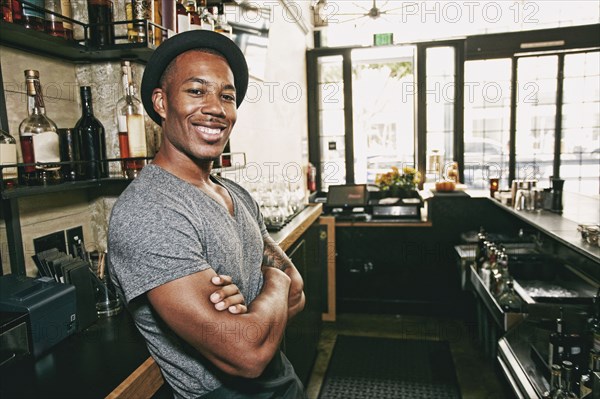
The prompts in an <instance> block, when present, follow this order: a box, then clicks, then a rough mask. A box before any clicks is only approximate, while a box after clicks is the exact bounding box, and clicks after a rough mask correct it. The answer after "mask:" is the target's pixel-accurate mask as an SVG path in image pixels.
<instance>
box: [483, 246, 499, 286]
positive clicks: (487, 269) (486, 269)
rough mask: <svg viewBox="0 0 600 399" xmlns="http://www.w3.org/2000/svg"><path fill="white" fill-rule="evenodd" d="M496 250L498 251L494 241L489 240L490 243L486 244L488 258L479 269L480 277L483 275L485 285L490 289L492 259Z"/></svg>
mask: <svg viewBox="0 0 600 399" xmlns="http://www.w3.org/2000/svg"><path fill="white" fill-rule="evenodd" d="M494 251H496V246H495V245H494V244H493V243H491V242H488V245H486V249H485V253H486V258H485V260H484V261H483V264H482V265H481V269H480V270H479V277H481V281H483V285H484V286H485V288H487V289H488V290H489V289H490V277H491V275H492V259H493V252H494Z"/></svg>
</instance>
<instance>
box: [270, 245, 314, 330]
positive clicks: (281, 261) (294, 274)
mask: <svg viewBox="0 0 600 399" xmlns="http://www.w3.org/2000/svg"><path fill="white" fill-rule="evenodd" d="M264 245H265V249H264V252H263V266H269V267H274V268H277V269H279V270H282V271H283V272H284V273H285V274H287V275H288V276H289V278H290V280H291V284H290V292H289V295H288V320H291V319H292V318H293V317H294V316H296V315H297V314H298V313H300V312H301V311H302V310H303V309H304V304H305V303H306V298H305V296H304V281H303V280H302V276H301V275H300V273H299V272H298V269H296V266H294V264H293V263H292V260H291V259H290V258H289V257H288V256H287V255H286V253H285V252H284V251H283V249H281V247H280V246H279V245H278V244H277V243H276V242H275V241H274V240H273V239H272V238H271V237H270V236H267V237H265V238H264Z"/></svg>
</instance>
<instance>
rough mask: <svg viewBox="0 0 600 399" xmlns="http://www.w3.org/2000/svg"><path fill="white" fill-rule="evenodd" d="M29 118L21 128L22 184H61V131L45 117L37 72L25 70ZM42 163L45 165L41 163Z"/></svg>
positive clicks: (23, 122)
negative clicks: (59, 133) (59, 143)
mask: <svg viewBox="0 0 600 399" xmlns="http://www.w3.org/2000/svg"><path fill="white" fill-rule="evenodd" d="M25 83H26V87H27V110H28V114H29V115H28V116H27V117H26V118H25V119H24V120H23V121H22V122H21V124H20V125H19V137H20V139H21V152H22V154H23V163H26V164H33V165H26V166H24V167H23V174H22V178H23V183H24V184H26V185H36V184H53V183H60V182H61V181H62V177H61V174H60V165H59V164H53V162H60V152H59V145H58V129H57V127H56V124H55V123H54V122H53V121H52V120H51V119H50V118H48V117H47V116H46V109H45V106H44V97H43V96H42V89H41V84H40V75H39V72H38V71H35V70H31V69H27V70H25ZM41 163H43V164H41Z"/></svg>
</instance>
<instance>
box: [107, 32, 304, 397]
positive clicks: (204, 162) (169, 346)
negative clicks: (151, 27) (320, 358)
mask: <svg viewBox="0 0 600 399" xmlns="http://www.w3.org/2000/svg"><path fill="white" fill-rule="evenodd" d="M247 86H248V67H247V64H246V61H245V59H244V56H243V54H242V53H241V51H240V50H239V48H238V47H237V46H236V45H235V44H234V43H233V42H232V41H231V40H230V39H228V38H226V37H225V36H222V35H220V34H218V33H214V32H209V31H190V32H186V33H182V34H179V35H176V36H174V37H173V38H170V39H168V40H166V41H165V42H164V43H163V44H162V45H161V46H159V47H158V49H157V50H156V51H155V52H154V53H153V55H152V57H151V58H150V60H149V61H148V64H147V67H146V70H145V72H144V77H143V80H142V101H143V103H144V107H145V109H146V111H147V112H148V115H149V116H150V117H151V118H152V119H153V120H154V121H155V122H156V123H158V124H160V125H161V126H162V130H163V141H162V146H161V148H160V150H159V152H158V153H157V154H156V156H155V158H154V161H153V163H152V164H150V165H148V166H146V167H145V168H144V169H143V170H142V173H141V174H140V176H139V177H138V178H136V180H135V181H134V182H132V183H131V185H130V186H129V187H128V188H127V189H126V190H125V191H124V192H123V194H122V195H121V197H120V198H119V199H118V201H117V202H116V204H115V206H114V208H113V211H112V215H111V220H110V225H109V257H108V259H109V267H110V268H111V271H112V272H113V273H112V275H113V278H114V280H115V284H116V286H117V287H118V288H119V289H120V291H121V293H122V295H123V297H124V299H125V300H126V303H127V306H128V309H129V311H130V312H131V313H132V315H133V317H134V320H135V323H136V325H137V327H138V329H139V330H140V332H141V333H142V335H143V336H144V338H145V339H146V341H147V344H148V349H149V351H150V353H151V354H152V356H153V357H154V358H155V359H156V362H157V363H158V365H159V366H160V368H161V370H162V373H163V375H164V377H165V379H166V380H167V381H168V383H169V384H170V385H171V387H172V388H173V391H174V394H175V397H178V398H199V397H202V398H304V397H305V394H304V391H303V387H302V384H301V383H300V381H299V379H298V377H297V376H296V374H295V372H294V369H293V367H292V366H291V364H290V363H289V361H288V360H287V359H286V358H285V356H284V355H283V354H282V353H281V351H280V350H279V345H280V342H281V338H282V336H283V333H284V331H285V327H286V324H287V322H288V321H289V320H290V319H291V318H292V317H294V316H295V315H296V314H297V313H298V312H300V311H301V310H302V309H303V307H304V301H305V299H304V293H303V281H302V278H301V277H300V274H299V273H298V271H297V270H296V268H295V267H294V265H293V264H292V262H291V261H290V259H289V258H288V257H287V256H286V255H285V253H284V252H283V251H282V250H281V249H280V248H279V247H278V246H277V245H276V244H275V243H274V241H273V240H272V239H271V238H270V236H269V234H268V233H267V230H266V227H265V225H264V222H263V219H262V215H261V214H260V209H259V206H258V204H257V203H256V202H255V201H254V200H253V199H252V197H251V196H250V194H249V193H248V192H247V191H246V190H244V189H243V188H242V187H241V186H239V185H238V184H236V183H234V182H232V181H230V180H227V179H223V178H217V177H215V176H213V175H211V168H212V163H213V160H214V159H215V158H217V157H218V156H219V155H220V154H221V153H222V152H223V149H224V147H225V144H226V143H227V140H228V139H229V136H230V134H231V131H232V129H233V126H234V125H235V122H236V119H237V107H239V106H240V104H241V103H242V100H243V97H244V95H245V92H246V89H247ZM224 275H225V276H231V281H230V280H229V279H228V277H222V281H221V282H219V281H218V280H215V279H216V278H218V277H219V276H224ZM219 283H221V284H219ZM215 284H217V285H223V287H222V288H221V289H219V290H217V291H215Z"/></svg>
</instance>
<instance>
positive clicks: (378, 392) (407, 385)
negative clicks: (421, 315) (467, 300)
mask: <svg viewBox="0 0 600 399" xmlns="http://www.w3.org/2000/svg"><path fill="white" fill-rule="evenodd" d="M460 397H461V396H460V389H459V387H458V381H457V379H456V372H455V369H454V363H453V361H452V354H451V353H450V346H449V344H448V342H446V341H425V340H402V339H391V338H375V337H357V336H348V335H338V337H337V340H336V343H335V347H334V349H333V354H332V356H331V360H330V362H329V367H328V369H327V372H326V374H325V379H324V381H323V385H322V386H321V392H320V394H319V399H363V398H364V399H403V398H406V399H425V398H428V399H460Z"/></svg>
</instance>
